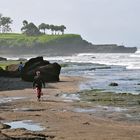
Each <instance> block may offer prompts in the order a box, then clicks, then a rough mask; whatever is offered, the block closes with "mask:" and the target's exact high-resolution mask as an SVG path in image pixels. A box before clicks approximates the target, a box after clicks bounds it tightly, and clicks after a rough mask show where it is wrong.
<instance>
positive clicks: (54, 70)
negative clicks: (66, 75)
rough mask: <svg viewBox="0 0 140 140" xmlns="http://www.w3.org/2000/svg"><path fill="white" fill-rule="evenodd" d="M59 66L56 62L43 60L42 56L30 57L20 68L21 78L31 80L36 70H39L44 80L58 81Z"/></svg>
mask: <svg viewBox="0 0 140 140" xmlns="http://www.w3.org/2000/svg"><path fill="white" fill-rule="evenodd" d="M60 70H61V66H60V65H59V64H58V63H52V64H51V63H50V62H49V61H46V60H43V57H42V56H40V57H36V58H31V59H30V60H29V61H27V62H26V63H25V65H24V68H23V70H22V74H21V78H22V79H23V80H24V81H29V82H32V81H33V80H34V76H35V73H36V71H40V72H41V75H42V77H43V79H44V81H46V82H56V81H59V74H60Z"/></svg>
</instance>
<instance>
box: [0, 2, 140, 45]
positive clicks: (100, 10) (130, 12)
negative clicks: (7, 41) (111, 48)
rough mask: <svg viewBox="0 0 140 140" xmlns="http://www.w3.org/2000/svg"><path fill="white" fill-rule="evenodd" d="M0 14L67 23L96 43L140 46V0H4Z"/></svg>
mask: <svg viewBox="0 0 140 140" xmlns="http://www.w3.org/2000/svg"><path fill="white" fill-rule="evenodd" d="M0 13H2V14H3V16H9V17H11V18H12V19H13V21H14V22H13V26H12V29H13V31H14V32H20V29H21V27H22V21H23V20H27V21H28V22H33V23H35V24H36V25H37V26H38V25H39V24H40V23H43V22H44V23H47V24H54V25H65V26H66V27H67V29H66V31H65V32H66V33H76V34H80V35H81V36H82V37H83V38H84V39H86V40H88V41H89V42H92V43H93V44H104V43H113V44H114V43H115V44H118V45H122V44H123V45H125V46H137V47H140V0H0Z"/></svg>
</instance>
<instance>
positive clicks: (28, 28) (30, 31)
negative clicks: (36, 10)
mask: <svg viewBox="0 0 140 140" xmlns="http://www.w3.org/2000/svg"><path fill="white" fill-rule="evenodd" d="M24 23H25V22H23V25H24V26H23V27H22V28H21V31H22V32H23V34H26V35H29V36H36V35H40V34H41V33H40V31H39V29H38V28H37V27H36V26H35V24H34V23H32V22H31V23H29V24H24Z"/></svg>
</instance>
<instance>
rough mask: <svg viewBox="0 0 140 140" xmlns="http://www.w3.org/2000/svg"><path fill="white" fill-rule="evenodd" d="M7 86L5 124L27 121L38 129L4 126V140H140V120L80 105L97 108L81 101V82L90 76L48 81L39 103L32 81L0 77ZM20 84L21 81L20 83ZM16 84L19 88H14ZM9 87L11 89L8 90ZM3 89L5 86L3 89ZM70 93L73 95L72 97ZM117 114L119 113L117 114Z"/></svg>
mask: <svg viewBox="0 0 140 140" xmlns="http://www.w3.org/2000/svg"><path fill="white" fill-rule="evenodd" d="M0 79H1V87H2V83H3V84H4V83H6V84H7V85H6V84H5V88H3V90H1V91H0V99H1V100H0V101H1V102H0V104H1V107H0V120H1V123H2V124H10V122H15V123H16V122H20V123H21V121H22V123H23V122H26V123H28V124H36V125H37V126H38V127H39V128H36V127H37V126H34V129H35V128H36V129H35V130H34V129H31V130H30V129H27V128H26V129H25V128H24V125H23V128H22V125H21V124H20V125H18V124H17V125H16V127H17V128H16V127H15V128H12V129H1V130H0V136H1V138H0V139H3V140H4V139H6V138H7V139H10V138H13V139H24V138H26V139H27V138H28V139H47V140H49V139H50V140H51V139H53V140H62V139H64V140H114V139H115V140H139V139H140V123H139V121H124V120H121V121H119V120H114V119H112V118H111V117H110V118H109V117H104V116H101V115H100V116H99V117H98V116H97V115H94V114H92V113H91V112H86V113H85V112H82V111H81V112H80V111H75V109H77V108H79V107H80V108H94V104H90V103H88V102H84V101H82V100H80V99H79V98H78V97H79V93H80V88H79V86H80V84H81V83H83V82H86V81H87V80H88V79H86V78H83V77H80V76H61V77H60V82H56V83H46V88H45V89H43V96H42V98H41V101H40V102H38V101H37V99H36V94H35V93H34V90H33V89H32V83H29V82H23V81H21V79H20V78H12V79H11V78H0ZM18 83H19V84H18ZM14 86H15V88H14ZM6 88H7V90H6ZM1 89H2V88H1ZM68 95H70V96H68ZM113 114H114V115H115V112H114V113H113Z"/></svg>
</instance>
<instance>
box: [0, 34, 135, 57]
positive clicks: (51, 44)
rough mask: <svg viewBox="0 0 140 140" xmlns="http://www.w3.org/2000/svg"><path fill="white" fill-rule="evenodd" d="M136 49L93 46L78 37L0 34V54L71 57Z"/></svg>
mask: <svg viewBox="0 0 140 140" xmlns="http://www.w3.org/2000/svg"><path fill="white" fill-rule="evenodd" d="M136 50H137V48H136V47H125V46H118V45H116V44H104V45H102V44H101V45H94V44H92V43H89V42H88V41H86V40H83V39H82V37H81V36H80V35H76V34H66V35H41V36H34V37H33V36H32V37H29V36H25V35H22V34H1V35H0V54H18V55H20V54H38V55H43V54H45V55H72V54H76V53H134V52H136Z"/></svg>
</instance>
